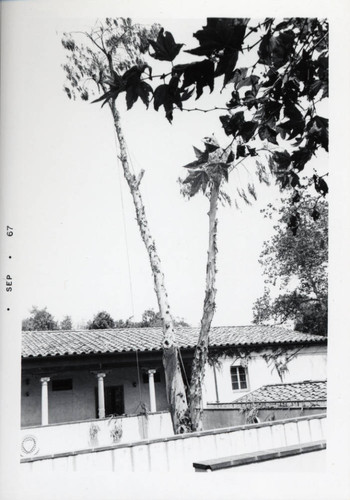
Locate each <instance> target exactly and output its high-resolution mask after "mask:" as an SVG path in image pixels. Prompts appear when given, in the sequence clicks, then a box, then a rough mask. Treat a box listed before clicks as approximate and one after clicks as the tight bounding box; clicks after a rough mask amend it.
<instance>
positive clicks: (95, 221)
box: [5, 10, 326, 328]
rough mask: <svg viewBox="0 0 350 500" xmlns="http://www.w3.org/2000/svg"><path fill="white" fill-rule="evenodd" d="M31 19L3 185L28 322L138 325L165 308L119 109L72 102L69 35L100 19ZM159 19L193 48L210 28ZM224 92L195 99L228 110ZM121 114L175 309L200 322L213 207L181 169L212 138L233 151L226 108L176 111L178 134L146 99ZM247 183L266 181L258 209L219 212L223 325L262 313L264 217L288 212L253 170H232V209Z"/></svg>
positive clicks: (21, 43)
mask: <svg viewBox="0 0 350 500" xmlns="http://www.w3.org/2000/svg"><path fill="white" fill-rule="evenodd" d="M29 13H30V15H31V22H30V23H29V22H28V18H27V16H23V15H22V16H19V17H18V18H17V25H18V35H17V37H16V41H15V47H14V52H16V54H17V55H15V54H14V58H13V59H12V62H10V63H9V64H10V66H11V64H13V68H12V70H13V71H12V72H11V76H12V80H11V81H9V83H11V82H15V88H16V93H15V96H13V97H14V101H13V99H12V109H11V114H9V118H8V122H7V123H8V124H9V127H8V128H7V131H9V132H10V131H11V127H12V130H15V142H16V143H15V144H14V147H13V149H11V150H10V151H11V154H10V157H9V164H11V165H12V166H11V174H8V177H7V178H5V181H6V182H7V183H9V184H10V183H11V182H13V189H14V196H15V199H16V200H17V203H16V205H15V213H12V218H13V219H14V221H15V222H14V225H15V240H16V248H17V251H16V253H15V255H13V256H12V259H15V260H16V264H17V265H18V272H17V276H16V285H17V283H18V285H17V294H18V304H17V306H18V312H19V315H20V317H21V319H23V318H25V317H28V316H29V312H30V309H31V307H32V306H37V307H39V308H43V307H47V309H48V311H49V312H51V313H52V314H53V315H54V317H55V318H56V319H57V320H58V321H60V320H62V318H63V317H64V316H65V315H70V316H71V317H72V320H73V324H74V327H76V328H79V327H82V326H83V325H84V324H86V322H87V321H88V320H91V319H92V317H93V316H94V315H95V314H96V313H97V312H99V311H101V310H105V311H107V312H109V313H110V314H111V316H112V317H113V318H114V319H116V320H117V319H124V320H125V319H127V318H129V317H133V318H134V320H139V319H140V318H141V315H142V312H143V311H144V310H145V309H148V308H153V309H155V310H157V303H156V297H155V293H154V290H153V279H152V275H151V271H150V266H149V262H148V256H147V254H146V250H145V248H144V246H143V243H142V241H141V238H140V235H139V231H138V226H137V223H136V220H135V214H134V208H133V205H132V202H131V196H130V192H129V190H128V187H127V185H126V182H125V180H124V178H123V174H122V168H121V165H120V162H119V160H118V158H117V143H116V138H115V134H114V127H113V122H112V119H111V115H110V111H109V109H108V107H107V106H105V107H104V108H102V109H101V107H100V105H99V104H91V103H90V102H89V103H87V102H83V101H80V100H79V101H70V100H69V99H68V98H67V96H66V95H65V93H64V92H63V85H64V82H65V75H64V72H63V70H62V64H64V63H65V51H64V49H63V47H62V45H61V38H62V34H63V32H67V31H84V30H87V29H89V28H90V27H91V26H92V25H93V24H94V22H95V21H96V18H86V19H85V18H84V17H81V18H62V17H61V18H50V17H47V16H45V15H44V14H43V13H42V12H41V11H40V10H39V11H38V12H36V13H35V12H33V11H30V10H29ZM141 20H142V19H141ZM135 21H139V19H137V18H136V19H135ZM152 21H153V19H152ZM154 21H157V19H156V18H155V19H154ZM144 22H145V23H149V22H150V20H149V19H145V20H144ZM160 23H161V24H162V25H163V26H164V27H165V29H166V30H169V31H171V32H172V33H173V35H174V37H175V40H176V41H177V42H179V43H180V42H181V43H185V48H193V47H195V46H196V45H197V41H196V40H195V39H194V38H193V37H192V33H194V32H195V31H197V30H198V29H200V28H201V26H204V25H205V24H206V20H205V18H202V19H201V18H198V19H187V20H178V19H170V18H169V19H160ZM18 55H19V57H20V64H17V63H18ZM181 58H182V59H179V60H178V61H177V62H179V63H181V62H187V61H192V60H194V59H195V58H193V56H190V55H188V54H185V53H183V55H182V56H181ZM249 62H250V59H248V60H247V61H246V63H247V64H249ZM242 64H243V63H242ZM153 65H154V73H156V70H157V67H159V71H160V72H164V71H166V70H167V69H168V65H167V63H159V62H155V61H153ZM216 87H217V89H216V90H214V92H213V93H212V94H209V91H208V89H205V91H204V96H203V98H201V99H200V100H199V101H197V102H195V101H191V102H190V101H188V107H192V108H193V107H201V108H204V109H209V108H212V107H214V106H224V105H225V102H227V101H228V100H229V97H230V91H229V90H228V91H226V92H223V93H220V85H219V84H216ZM231 90H232V89H231ZM6 91H8V92H9V93H10V94H11V92H13V88H10V87H5V92H6ZM117 104H118V108H119V109H120V111H121V115H122V125H123V130H124V134H125V137H126V142H127V147H128V151H129V154H130V158H131V163H132V168H133V169H134V171H135V173H136V174H137V173H138V172H139V171H140V170H141V169H144V170H145V172H146V173H145V175H144V178H143V180H142V184H141V192H142V196H143V199H144V203H145V207H146V213H147V215H148V218H149V224H150V228H151V231H152V233H153V235H154V238H155V241H156V245H157V249H158V253H159V256H160V258H161V261H162V266H163V271H164V274H165V282H166V286H167V289H168V293H169V299H170V306H171V308H172V312H173V314H174V316H176V317H181V318H184V319H185V320H186V321H187V322H188V323H190V324H191V325H193V326H196V325H198V324H199V322H200V319H201V311H202V304H203V299H204V285H205V266H206V256H207V241H208V216H207V212H208V200H207V199H206V198H205V197H203V196H201V195H199V196H197V197H196V198H193V199H192V200H190V201H188V200H185V199H184V198H183V197H182V196H181V194H180V190H179V184H178V182H177V179H178V178H179V177H181V176H182V177H183V176H184V175H185V170H184V169H183V168H182V166H183V165H185V164H186V163H188V162H190V161H193V160H194V159H195V157H194V152H193V147H192V146H193V145H194V146H196V147H198V148H201V147H203V145H202V143H201V140H202V138H203V137H205V136H209V135H211V134H213V133H214V134H215V136H216V137H217V139H218V140H219V143H220V144H221V145H224V146H226V145H227V144H228V143H229V141H230V138H228V137H226V135H225V133H224V131H223V129H222V127H221V125H220V121H219V119H218V117H219V116H220V114H223V113H224V112H223V111H217V112H211V113H205V114H204V113H201V112H185V111H184V112H182V113H181V112H180V111H175V112H174V120H173V124H169V123H168V121H167V120H166V119H165V116H164V111H163V110H162V109H160V110H159V112H158V113H157V112H156V111H155V110H154V109H153V106H152V105H151V106H150V108H149V110H146V108H145V106H144V105H143V104H142V103H139V102H137V103H136V105H135V106H134V107H133V108H132V110H130V111H126V109H125V98H124V96H121V97H119V98H118V101H117ZM186 104H187V103H186ZM5 109H6V108H5ZM10 140H11V141H13V140H14V136H11V137H10ZM325 164H326V157H325V156H324V157H322V156H321V158H319V159H317V160H315V162H314V166H316V167H317V168H321V166H322V165H323V167H324V165H325ZM10 177H11V179H10ZM248 182H253V183H254V184H255V186H256V190H257V195H258V200H257V201H256V202H253V204H252V206H247V205H245V203H244V202H243V201H242V200H239V199H238V202H239V210H237V209H236V208H235V206H234V204H233V206H232V207H220V209H219V215H218V217H219V226H218V249H219V252H218V266H217V267H218V275H217V290H218V292H217V310H216V314H215V317H214V320H213V325H244V324H249V323H251V321H252V318H253V316H252V306H253V303H254V301H255V300H256V299H257V298H258V297H259V296H261V295H262V293H263V288H264V277H263V274H262V271H263V269H262V267H261V266H260V264H259V262H258V258H259V254H260V252H261V250H262V245H263V242H264V240H266V239H268V238H269V237H270V236H271V235H272V232H273V227H272V226H273V223H272V221H268V220H266V219H264V217H263V214H262V213H261V209H263V208H264V207H265V206H266V205H267V203H270V202H272V203H274V204H276V203H277V204H278V203H279V202H278V200H279V199H280V197H281V195H280V193H279V191H278V189H277V188H276V186H274V185H272V186H270V187H267V186H265V185H259V182H258V180H257V178H256V175H255V165H254V161H251V162H250V163H249V161H248V162H245V163H244V164H243V165H242V166H240V167H239V168H238V169H237V171H236V172H233V173H232V174H231V175H230V181H229V184H228V185H227V187H226V188H225V189H226V191H227V192H228V194H230V195H231V197H232V198H233V199H234V198H237V195H236V188H237V187H240V188H242V187H243V188H246V186H247V183H248ZM12 262H13V260H12Z"/></svg>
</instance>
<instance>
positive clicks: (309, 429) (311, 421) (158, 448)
mask: <svg viewBox="0 0 350 500" xmlns="http://www.w3.org/2000/svg"><path fill="white" fill-rule="evenodd" d="M325 423H326V415H324V414H323V415H314V416H310V417H299V418H295V419H289V420H280V421H274V422H266V423H263V424H253V425H245V426H240V427H230V428H227V429H217V430H212V431H203V432H196V433H192V434H182V435H177V436H173V437H169V438H163V439H154V440H148V441H143V442H138V443H130V444H125V445H123V444H120V445H114V446H108V447H105V448H100V449H95V450H93V449H91V448H90V449H86V450H82V451H79V452H72V453H62V454H56V455H54V456H46V457H33V458H26V459H22V460H21V463H22V468H23V469H24V470H26V471H34V472H41V471H43V472H45V471H48V472H49V471H84V472H86V471H90V470H91V471H96V470H101V471H107V472H108V471H110V472H111V471H113V472H117V473H123V472H175V471H182V472H194V469H193V465H192V464H193V462H198V461H201V460H207V459H214V458H221V457H224V456H228V455H233V454H235V455H237V454H240V453H250V452H253V451H262V450H266V449H272V448H280V447H282V446H291V445H297V444H302V443H311V442H315V441H320V440H324V439H325V438H326V429H325Z"/></svg>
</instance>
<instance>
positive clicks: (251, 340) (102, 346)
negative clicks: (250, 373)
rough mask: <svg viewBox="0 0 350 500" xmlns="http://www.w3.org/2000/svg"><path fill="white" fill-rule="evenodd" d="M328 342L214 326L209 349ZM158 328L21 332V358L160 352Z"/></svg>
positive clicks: (182, 336) (180, 332) (193, 336)
mask: <svg viewBox="0 0 350 500" xmlns="http://www.w3.org/2000/svg"><path fill="white" fill-rule="evenodd" d="M198 333H199V328H190V327H186V328H178V329H177V331H176V339H177V344H178V346H179V347H182V348H191V347H194V346H195V345H196V342H197V338H198ZM326 343H327V339H326V338H325V337H321V336H318V335H311V334H305V333H300V332H296V331H293V330H287V329H285V328H282V327H277V326H276V327H275V326H259V325H254V326H227V327H213V328H212V329H211V331H210V341H209V344H210V346H212V347H214V346H264V345H271V344H284V345H286V344H291V345H296V344H299V345H300V344H307V345H310V344H326ZM161 348H162V329H161V328H118V329H114V330H80V331H76V330H69V331H62V330H52V331H42V332H37V331H31V332H23V335H22V357H23V358H29V357H41V356H64V355H83V354H98V353H115V352H128V351H152V350H156V351H159V350H161Z"/></svg>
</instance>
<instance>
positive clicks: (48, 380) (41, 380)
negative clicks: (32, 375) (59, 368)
mask: <svg viewBox="0 0 350 500" xmlns="http://www.w3.org/2000/svg"><path fill="white" fill-rule="evenodd" d="M50 380H51V379H50V377H42V378H41V379H40V382H41V383H42V384H47V383H48V382H50Z"/></svg>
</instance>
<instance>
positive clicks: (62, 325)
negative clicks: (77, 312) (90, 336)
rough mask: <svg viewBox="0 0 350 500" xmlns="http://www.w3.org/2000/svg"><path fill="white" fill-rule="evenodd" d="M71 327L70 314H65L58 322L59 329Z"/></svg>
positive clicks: (69, 328)
mask: <svg viewBox="0 0 350 500" xmlns="http://www.w3.org/2000/svg"><path fill="white" fill-rule="evenodd" d="M71 329H72V318H71V317H70V316H65V317H64V318H63V320H62V321H61V323H60V330H71Z"/></svg>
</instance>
